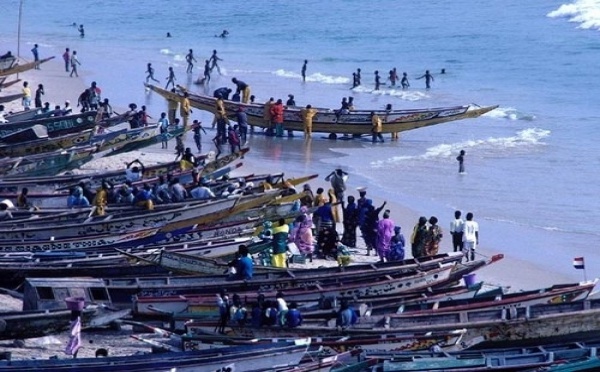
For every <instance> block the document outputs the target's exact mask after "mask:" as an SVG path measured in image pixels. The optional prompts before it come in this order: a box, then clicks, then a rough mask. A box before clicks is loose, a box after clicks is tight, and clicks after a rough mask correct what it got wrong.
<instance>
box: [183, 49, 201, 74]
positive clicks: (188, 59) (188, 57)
mask: <svg viewBox="0 0 600 372" xmlns="http://www.w3.org/2000/svg"><path fill="white" fill-rule="evenodd" d="M185 61H186V62H187V70H186V72H187V73H188V74H191V73H192V70H193V69H194V62H198V61H196V58H194V52H193V51H192V50H191V49H190V51H189V53H188V54H187V55H186V56H185Z"/></svg>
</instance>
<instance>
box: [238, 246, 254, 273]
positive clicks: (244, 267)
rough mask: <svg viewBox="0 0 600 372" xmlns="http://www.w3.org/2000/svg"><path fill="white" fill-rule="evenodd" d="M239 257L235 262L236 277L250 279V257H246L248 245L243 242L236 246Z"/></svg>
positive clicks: (251, 265) (251, 266)
mask: <svg viewBox="0 0 600 372" xmlns="http://www.w3.org/2000/svg"><path fill="white" fill-rule="evenodd" d="M238 253H239V256H240V259H239V260H238V262H237V268H236V271H237V279H238V280H250V279H252V271H253V270H252V268H253V265H254V264H253V262H252V258H250V257H248V247H247V246H246V245H244V244H242V245H240V246H239V248H238Z"/></svg>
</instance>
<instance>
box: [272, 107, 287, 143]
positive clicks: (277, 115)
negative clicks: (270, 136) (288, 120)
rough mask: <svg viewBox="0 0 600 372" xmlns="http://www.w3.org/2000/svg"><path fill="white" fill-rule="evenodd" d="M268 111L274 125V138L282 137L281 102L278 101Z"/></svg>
mask: <svg viewBox="0 0 600 372" xmlns="http://www.w3.org/2000/svg"><path fill="white" fill-rule="evenodd" d="M270 111H271V118H272V120H273V123H275V136H276V137H283V111H284V107H283V101H282V100H281V99H278V100H277V102H275V104H274V105H271V107H270Z"/></svg>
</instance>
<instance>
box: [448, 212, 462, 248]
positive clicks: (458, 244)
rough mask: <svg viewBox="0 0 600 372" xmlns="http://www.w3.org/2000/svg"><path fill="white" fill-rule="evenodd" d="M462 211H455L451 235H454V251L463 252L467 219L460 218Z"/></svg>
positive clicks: (451, 223)
mask: <svg viewBox="0 0 600 372" xmlns="http://www.w3.org/2000/svg"><path fill="white" fill-rule="evenodd" d="M460 216H461V212H460V211H455V212H454V220H453V221H452V222H450V235H452V246H453V247H454V252H462V247H463V242H462V239H463V229H464V225H465V221H463V219H462V218H460Z"/></svg>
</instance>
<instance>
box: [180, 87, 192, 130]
mask: <svg viewBox="0 0 600 372" xmlns="http://www.w3.org/2000/svg"><path fill="white" fill-rule="evenodd" d="M189 97H190V95H189V94H188V92H185V93H183V100H182V101H181V106H180V109H179V114H180V115H181V117H182V118H183V129H186V128H187V125H188V122H189V120H190V114H191V113H192V107H191V106H190V98H189Z"/></svg>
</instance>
